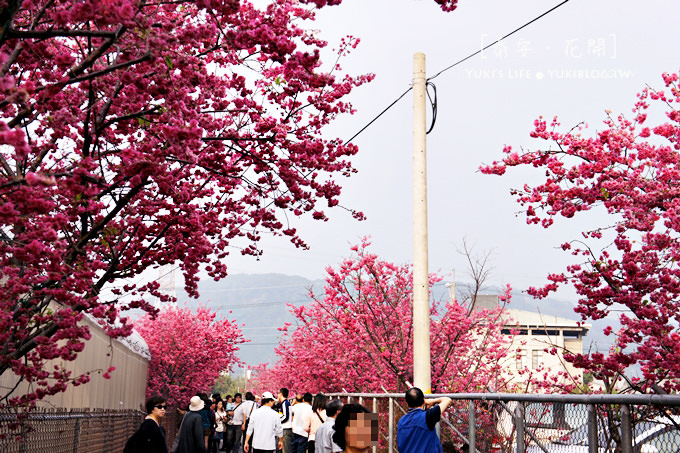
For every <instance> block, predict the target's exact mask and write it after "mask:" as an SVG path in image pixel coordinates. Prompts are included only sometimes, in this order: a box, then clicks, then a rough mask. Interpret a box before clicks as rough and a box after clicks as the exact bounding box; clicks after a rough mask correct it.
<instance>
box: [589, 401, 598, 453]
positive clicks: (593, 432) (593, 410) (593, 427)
mask: <svg viewBox="0 0 680 453" xmlns="http://www.w3.org/2000/svg"><path fill="white" fill-rule="evenodd" d="M598 439H599V436H598V432H597V406H595V405H594V404H589V405H588V451H589V452H590V453H598V452H597V450H598V447H599V445H598V442H599V441H598Z"/></svg>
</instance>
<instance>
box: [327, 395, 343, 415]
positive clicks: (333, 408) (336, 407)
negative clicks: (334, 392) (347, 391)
mask: <svg viewBox="0 0 680 453" xmlns="http://www.w3.org/2000/svg"><path fill="white" fill-rule="evenodd" d="M340 409H342V400H339V399H334V400H331V401H329V402H328V404H326V415H327V416H329V417H335V414H337V413H338V412H339V411H340Z"/></svg>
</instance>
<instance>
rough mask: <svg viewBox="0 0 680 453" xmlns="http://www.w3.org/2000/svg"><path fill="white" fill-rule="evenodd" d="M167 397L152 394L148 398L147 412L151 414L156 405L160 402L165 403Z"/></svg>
mask: <svg viewBox="0 0 680 453" xmlns="http://www.w3.org/2000/svg"><path fill="white" fill-rule="evenodd" d="M165 401H166V399H165V398H163V397H162V396H160V395H156V396H152V397H151V398H149V399H148V400H146V405H145V406H146V413H147V414H150V413H152V412H153V408H154V407H156V406H157V405H159V404H163V403H165Z"/></svg>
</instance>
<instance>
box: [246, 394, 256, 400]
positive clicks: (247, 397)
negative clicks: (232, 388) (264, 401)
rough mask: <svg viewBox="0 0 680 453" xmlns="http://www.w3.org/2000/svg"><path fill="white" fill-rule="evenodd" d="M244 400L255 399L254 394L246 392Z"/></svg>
mask: <svg viewBox="0 0 680 453" xmlns="http://www.w3.org/2000/svg"><path fill="white" fill-rule="evenodd" d="M246 400H247V401H255V395H253V392H246Z"/></svg>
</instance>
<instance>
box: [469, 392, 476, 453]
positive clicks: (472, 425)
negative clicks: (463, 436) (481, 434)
mask: <svg viewBox="0 0 680 453" xmlns="http://www.w3.org/2000/svg"><path fill="white" fill-rule="evenodd" d="M468 412H469V415H468V445H469V446H470V449H469V451H472V452H474V451H475V450H476V449H477V446H476V444H477V440H476V439H477V423H476V420H475V416H476V414H475V400H470V406H469V407H468Z"/></svg>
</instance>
